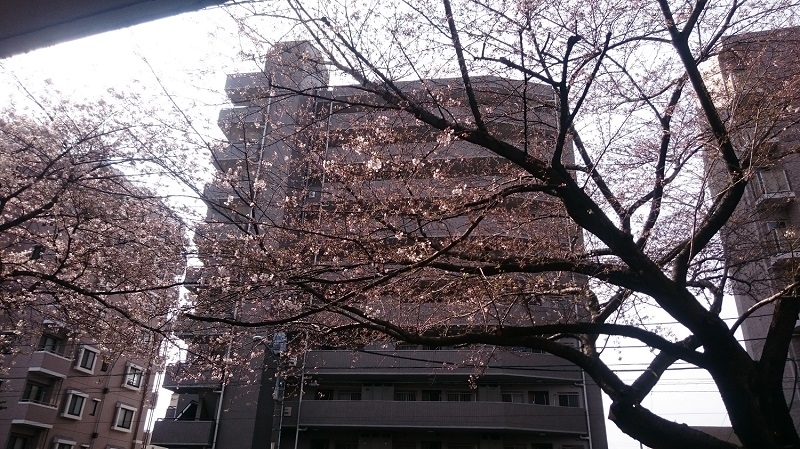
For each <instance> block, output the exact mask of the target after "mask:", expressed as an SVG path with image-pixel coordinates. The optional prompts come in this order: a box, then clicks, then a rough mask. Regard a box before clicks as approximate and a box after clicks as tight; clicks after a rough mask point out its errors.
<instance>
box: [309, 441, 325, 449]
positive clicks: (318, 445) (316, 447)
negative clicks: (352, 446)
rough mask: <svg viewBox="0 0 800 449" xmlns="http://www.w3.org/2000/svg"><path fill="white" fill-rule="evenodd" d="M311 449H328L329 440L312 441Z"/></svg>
mask: <svg viewBox="0 0 800 449" xmlns="http://www.w3.org/2000/svg"><path fill="white" fill-rule="evenodd" d="M310 449H328V440H311V445H310Z"/></svg>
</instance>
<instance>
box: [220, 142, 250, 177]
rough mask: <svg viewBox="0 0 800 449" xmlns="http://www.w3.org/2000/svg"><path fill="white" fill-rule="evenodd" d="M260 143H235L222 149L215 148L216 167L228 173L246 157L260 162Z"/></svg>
mask: <svg viewBox="0 0 800 449" xmlns="http://www.w3.org/2000/svg"><path fill="white" fill-rule="evenodd" d="M259 147H260V146H259V144H258V143H251V144H244V143H234V144H230V145H226V146H222V147H215V148H214V149H212V153H213V158H212V159H213V162H214V166H215V167H217V169H218V170H220V171H226V170H228V169H230V168H233V167H235V166H236V164H237V163H238V162H240V161H242V160H243V159H244V158H245V157H246V156H250V157H252V158H253V161H256V163H257V160H258V152H259V151H258V150H259Z"/></svg>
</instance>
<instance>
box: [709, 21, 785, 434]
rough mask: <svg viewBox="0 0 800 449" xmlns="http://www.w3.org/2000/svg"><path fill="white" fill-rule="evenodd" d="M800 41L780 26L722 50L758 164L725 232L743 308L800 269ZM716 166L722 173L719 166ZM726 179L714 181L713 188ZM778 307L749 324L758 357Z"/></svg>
mask: <svg viewBox="0 0 800 449" xmlns="http://www.w3.org/2000/svg"><path fill="white" fill-rule="evenodd" d="M799 45H800V28H787V29H777V30H771V31H763V32H754V33H747V34H741V35H736V36H732V37H729V38H727V40H725V41H724V42H723V48H722V51H721V52H720V55H719V68H720V75H721V76H720V79H721V83H720V86H719V88H720V91H719V97H720V100H721V104H723V105H724V106H725V111H726V112H725V113H726V114H727V115H726V119H727V120H728V121H729V123H730V125H731V127H732V129H733V130H734V132H733V139H734V140H735V144H736V147H737V148H739V149H740V150H741V152H742V154H741V157H742V158H748V159H749V161H750V164H751V167H750V168H749V170H750V173H749V174H750V175H751V179H750V183H749V185H748V190H747V192H746V193H745V197H744V199H743V200H742V203H741V204H740V205H739V207H738V209H737V211H736V213H735V214H734V216H733V218H732V220H731V223H730V225H729V226H728V227H727V228H726V229H725V230H724V233H723V243H724V247H725V258H726V263H727V265H728V266H729V267H730V268H729V270H730V275H731V279H732V282H731V287H732V292H733V294H734V298H735V302H736V306H737V309H738V312H739V314H743V313H745V312H747V311H748V310H749V309H750V308H751V307H753V306H754V305H756V303H758V302H760V301H762V300H764V299H766V298H769V297H771V296H773V295H776V294H778V293H779V292H780V291H782V290H783V289H784V288H786V286H787V285H790V284H791V282H792V280H793V278H794V279H796V273H797V270H798V267H800V265H798V262H800V260H799V259H798V250H800V239H799V238H798V237H800V234H798V229H800V207H799V206H798V204H797V201H796V189H797V188H798V186H800V157H798V154H797V150H798V148H799V146H800V126H798V123H797V111H798V107H799V106H800V96H798V95H797V92H798V88H800V76H799V75H798V67H800V50H799V49H800V46H799ZM710 171H711V173H712V175H714V174H715V173H720V172H721V170H719V169H717V168H715V167H714V166H711V167H710ZM723 182H724V181H723ZM721 185H722V184H721V183H719V182H712V191H713V190H715V189H716V190H717V191H718V190H719V189H720V186H721ZM773 312H774V307H773V306H772V305H769V304H768V305H766V306H764V307H761V308H759V309H758V310H756V311H755V312H753V313H752V314H750V315H749V317H748V318H747V319H746V320H744V321H743V323H742V325H741V329H742V333H743V335H744V343H745V347H746V349H747V351H748V353H749V354H750V355H751V356H752V357H753V358H754V359H755V360H758V359H759V358H760V356H761V353H762V350H763V347H764V341H765V339H766V336H767V332H768V331H769V328H770V323H771V321H772V314H773ZM799 335H800V328H796V329H795V335H794V339H793V344H792V347H791V349H790V352H789V354H788V355H787V365H786V369H785V372H784V390H785V395H786V398H787V403H789V405H790V410H791V413H792V416H793V419H794V422H795V426H796V427H797V428H800V401H798V400H797V399H796V398H798V397H800V388H798V387H800V380H799V379H800V378H799V377H798V372H799V371H798V368H797V367H798V356H800V352H798V351H800V345H799V344H798V342H800V340H798V336H799Z"/></svg>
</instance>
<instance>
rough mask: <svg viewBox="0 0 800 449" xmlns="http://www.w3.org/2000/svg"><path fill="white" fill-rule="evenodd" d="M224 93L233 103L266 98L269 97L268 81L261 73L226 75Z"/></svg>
mask: <svg viewBox="0 0 800 449" xmlns="http://www.w3.org/2000/svg"><path fill="white" fill-rule="evenodd" d="M225 93H226V94H228V98H230V100H231V101H232V102H234V103H242V102H245V101H252V100H257V99H261V98H266V97H268V96H269V80H268V79H267V76H266V74H264V73H263V72H255V73H236V74H233V75H228V79H226V80H225Z"/></svg>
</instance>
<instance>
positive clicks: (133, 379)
mask: <svg viewBox="0 0 800 449" xmlns="http://www.w3.org/2000/svg"><path fill="white" fill-rule="evenodd" d="M142 373H143V370H142V367H141V366H138V365H134V364H132V363H129V364H128V366H127V368H126V370H125V381H124V382H123V384H122V385H123V386H124V387H127V388H130V389H133V390H138V389H139V387H141V386H142Z"/></svg>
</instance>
